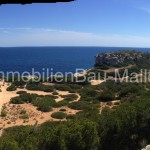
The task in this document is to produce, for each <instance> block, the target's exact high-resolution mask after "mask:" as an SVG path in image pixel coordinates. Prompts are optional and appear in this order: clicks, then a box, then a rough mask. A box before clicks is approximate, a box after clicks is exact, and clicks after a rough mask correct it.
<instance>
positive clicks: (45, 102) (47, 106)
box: [32, 97, 55, 112]
mask: <svg viewBox="0 0 150 150" xmlns="http://www.w3.org/2000/svg"><path fill="white" fill-rule="evenodd" d="M32 103H33V105H35V106H37V107H38V109H39V110H41V111H43V112H50V111H51V110H52V107H51V106H52V105H53V103H55V101H54V100H53V99H51V98H47V97H44V98H37V99H36V100H34V101H33V102H32Z"/></svg>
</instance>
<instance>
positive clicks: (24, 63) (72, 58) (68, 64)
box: [0, 47, 150, 73]
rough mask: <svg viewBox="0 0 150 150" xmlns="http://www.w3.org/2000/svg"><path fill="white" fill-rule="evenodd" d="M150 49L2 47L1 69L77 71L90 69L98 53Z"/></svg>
mask: <svg viewBox="0 0 150 150" xmlns="http://www.w3.org/2000/svg"><path fill="white" fill-rule="evenodd" d="M130 49H135V50H140V51H150V48H125V47H13V48H0V71H4V72H9V71H18V72H20V73H22V72H24V71H28V72H32V68H34V69H35V71H39V72H42V71H43V68H45V69H47V68H49V69H50V68H53V69H54V72H57V71H60V72H63V73H64V72H75V69H76V68H83V69H88V68H91V67H92V66H93V65H94V57H95V55H96V54H97V53H100V52H106V51H116V50H130Z"/></svg>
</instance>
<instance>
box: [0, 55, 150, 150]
mask: <svg viewBox="0 0 150 150" xmlns="http://www.w3.org/2000/svg"><path fill="white" fill-rule="evenodd" d="M148 57H149V56H148ZM122 66H126V64H122ZM122 66H118V67H122ZM105 67H107V66H104V68H105ZM144 68H146V69H150V61H149V60H143V59H139V60H137V61H136V65H134V66H133V67H131V68H130V69H129V72H132V71H135V72H139V71H140V69H144ZM93 70H94V71H95V72H96V73H99V72H103V71H102V70H101V69H99V68H93ZM120 71H122V74H123V72H124V69H123V70H120ZM109 75H113V73H112V72H109ZM53 82H54V83H57V81H53ZM24 85H26V88H27V89H29V90H40V91H45V92H52V95H47V96H41V95H36V94H28V93H26V92H24V91H20V92H18V94H19V96H17V97H14V98H12V99H11V101H10V102H11V103H13V104H23V103H31V104H33V105H34V106H36V107H37V109H38V110H40V111H43V112H49V111H51V110H52V109H53V108H59V107H61V106H67V107H69V108H71V109H74V110H78V112H77V113H76V114H75V115H68V114H67V113H66V110H65V109H64V108H60V109H59V111H58V112H54V113H52V114H51V117H52V118H55V119H65V120H67V121H62V120H61V121H58V122H50V121H49V122H46V123H44V124H42V125H37V124H35V125H34V126H19V127H12V128H8V129H5V130H4V135H3V136H2V137H0V150H49V149H52V150H140V149H141V148H143V147H145V146H146V145H147V144H149V143H150V134H149V132H150V83H149V82H147V83H137V82H133V83H130V82H129V83H126V82H119V81H118V82H115V81H113V80H108V81H107V82H103V83H101V84H100V85H96V86H92V85H90V84H88V83H87V82H84V83H76V82H73V83H71V82H70V81H68V82H67V83H65V82H64V80H63V81H62V83H60V84H58V83H57V84H55V85H44V84H42V83H41V82H34V81H28V82H26V83H24V82H22V81H21V82H14V83H13V84H12V85H11V86H10V88H9V90H14V88H22V87H23V86H24ZM57 90H61V91H69V92H70V94H69V95H67V96H64V95H61V97H62V98H64V100H62V101H60V102H56V101H55V99H56V98H57V96H58V95H59V93H58V92H56V91H57ZM76 93H78V94H79V95H80V96H81V98H80V101H75V102H74V100H76V99H77V98H78V96H77V94H76ZM113 100H119V102H118V101H117V102H115V103H114V104H115V106H114V107H112V108H110V107H104V108H103V109H102V111H101V113H100V102H103V103H104V102H105V103H107V106H108V105H109V106H111V105H112V101H113ZM6 113H7V112H5V111H3V113H2V115H3V116H2V117H5V115H6ZM22 114H23V117H26V116H25V115H24V112H22Z"/></svg>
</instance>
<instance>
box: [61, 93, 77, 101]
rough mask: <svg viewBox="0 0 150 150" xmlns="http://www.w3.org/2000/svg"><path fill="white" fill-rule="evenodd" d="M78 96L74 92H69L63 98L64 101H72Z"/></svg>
mask: <svg viewBox="0 0 150 150" xmlns="http://www.w3.org/2000/svg"><path fill="white" fill-rule="evenodd" d="M77 98H78V96H77V95H76V94H69V95H66V97H65V98H64V100H66V101H74V100H76V99H77Z"/></svg>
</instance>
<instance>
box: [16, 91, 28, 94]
mask: <svg viewBox="0 0 150 150" xmlns="http://www.w3.org/2000/svg"><path fill="white" fill-rule="evenodd" d="M26 93H27V92H26V91H18V92H17V94H26Z"/></svg>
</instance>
